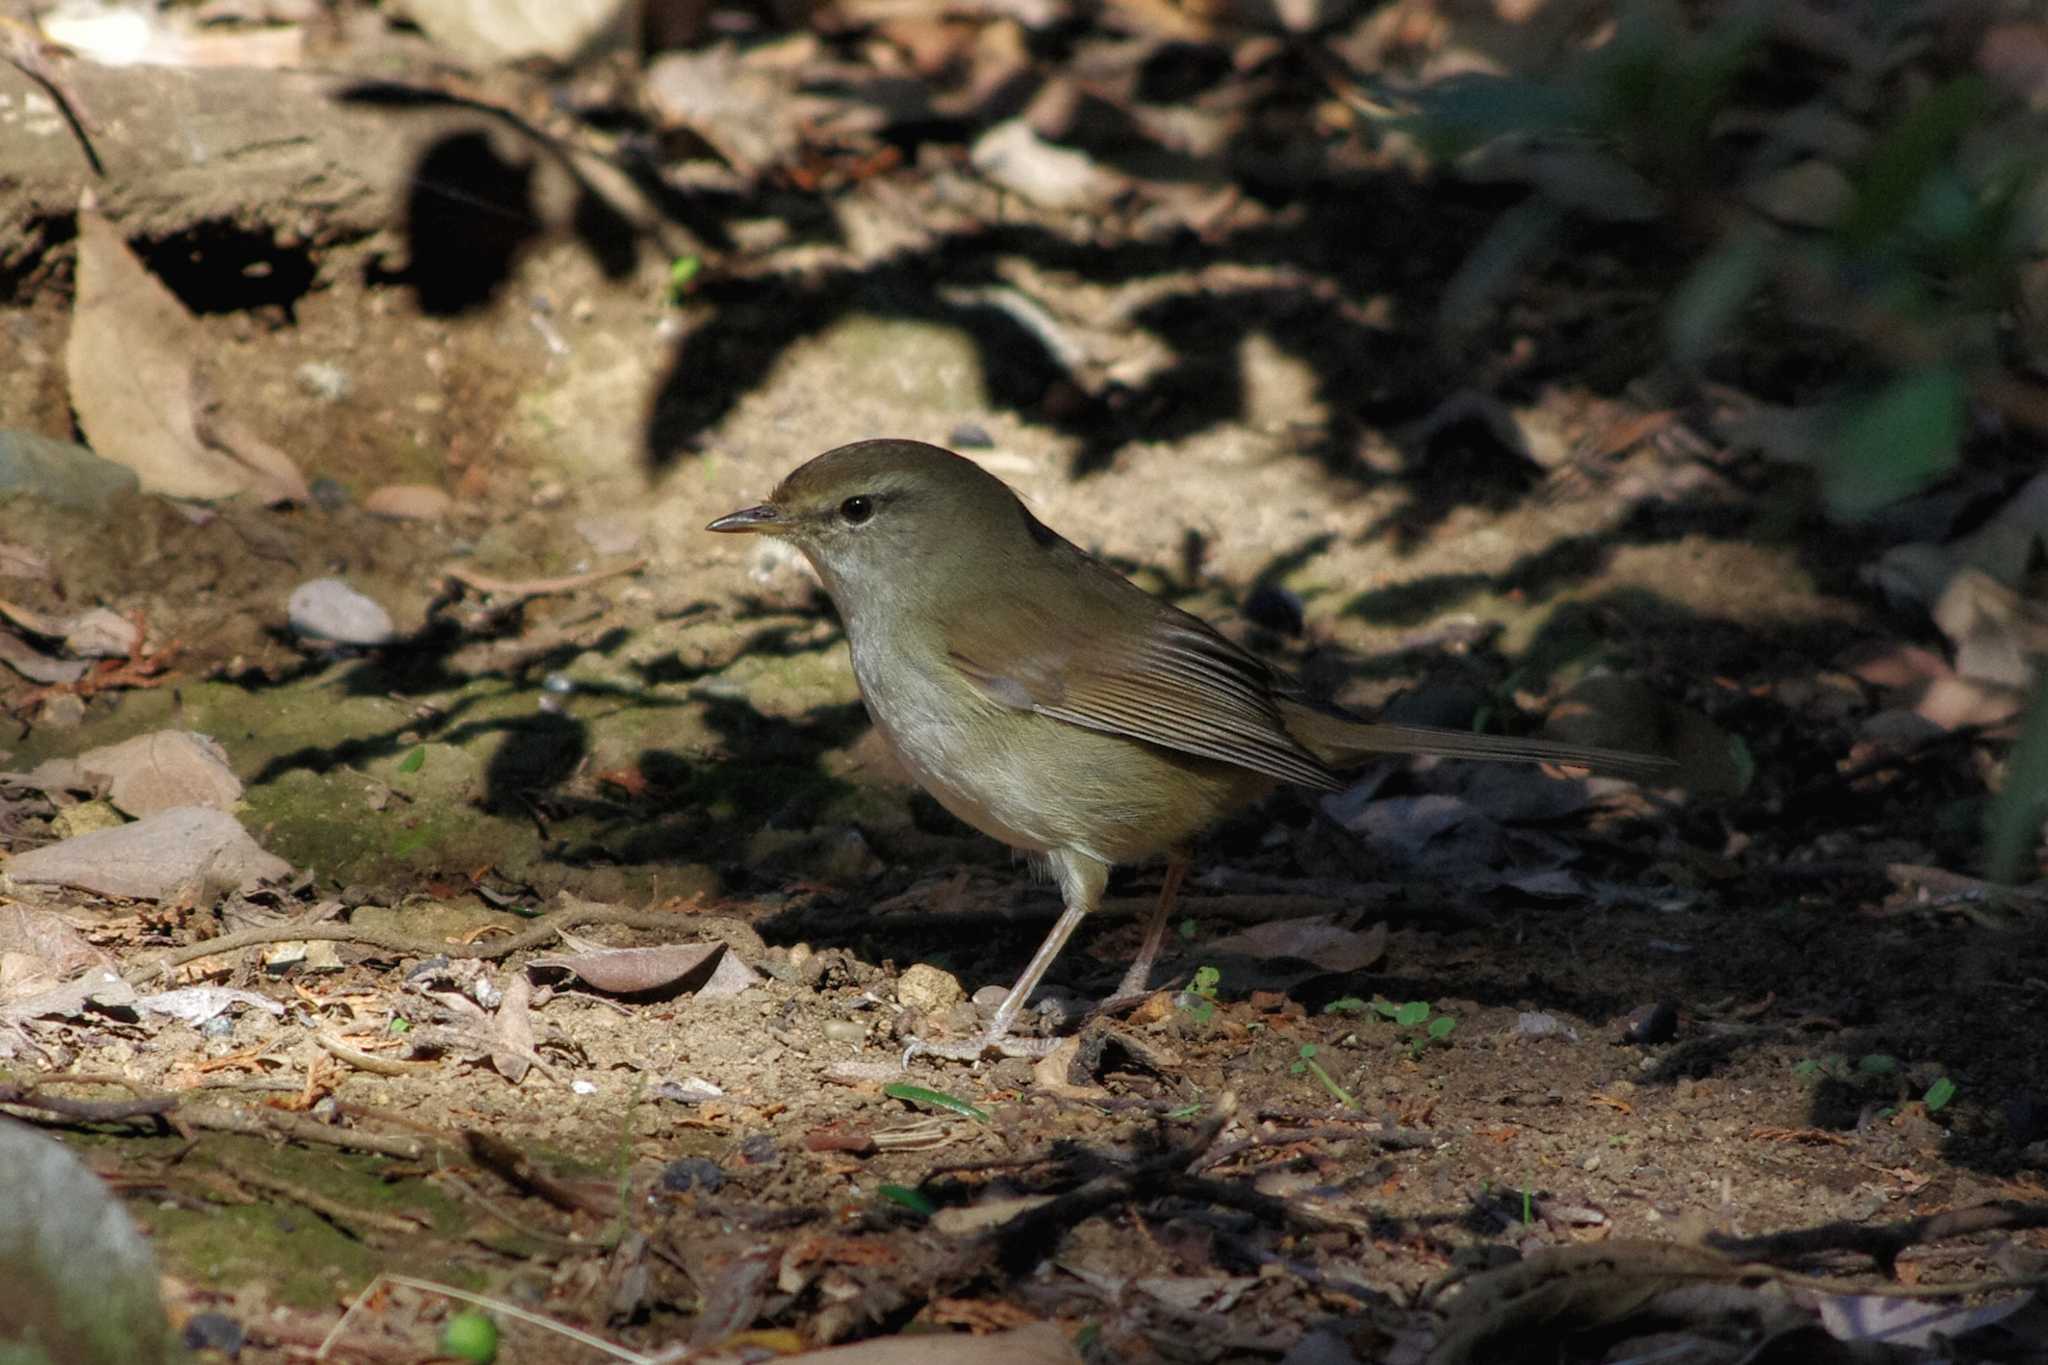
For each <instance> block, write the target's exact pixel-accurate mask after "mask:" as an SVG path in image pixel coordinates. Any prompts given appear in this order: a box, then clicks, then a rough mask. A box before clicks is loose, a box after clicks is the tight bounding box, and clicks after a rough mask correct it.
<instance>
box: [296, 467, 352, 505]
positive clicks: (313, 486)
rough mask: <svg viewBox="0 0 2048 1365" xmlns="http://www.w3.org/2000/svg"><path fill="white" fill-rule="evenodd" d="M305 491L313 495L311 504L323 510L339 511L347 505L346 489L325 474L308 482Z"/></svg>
mask: <svg viewBox="0 0 2048 1365" xmlns="http://www.w3.org/2000/svg"><path fill="white" fill-rule="evenodd" d="M306 491H307V492H309V493H311V494H312V495H313V505H314V506H316V507H318V508H319V509H320V510H321V511H323V512H339V511H340V510H341V509H342V508H344V507H346V506H348V489H346V488H344V487H343V486H342V485H341V484H340V483H339V482H337V481H336V480H334V479H330V478H328V477H327V476H326V475H325V474H322V475H321V476H320V477H319V478H317V479H315V480H313V482H312V483H310V484H308V485H307V486H306Z"/></svg>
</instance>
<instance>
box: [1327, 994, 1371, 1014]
mask: <svg viewBox="0 0 2048 1365" xmlns="http://www.w3.org/2000/svg"><path fill="white" fill-rule="evenodd" d="M1371 1009H1372V1006H1371V1005H1369V1004H1367V1003H1366V1002H1365V1001H1363V1000H1360V999H1359V998H1358V997H1357V996H1355V995H1347V996H1345V997H1343V998H1342V999H1341V1000H1332V1001H1331V1002H1330V1003H1329V1004H1327V1005H1325V1006H1323V1013H1324V1014H1364V1013H1366V1012H1367V1011H1369V1010H1371Z"/></svg>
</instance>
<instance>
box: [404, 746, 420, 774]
mask: <svg viewBox="0 0 2048 1365" xmlns="http://www.w3.org/2000/svg"><path fill="white" fill-rule="evenodd" d="M426 763H427V746H426V745H424V744H416V745H414V746H413V750H412V752H411V753H409V754H407V755H406V756H405V757H404V758H401V759H399V760H398V771H400V772H402V773H416V772H418V771H419V770H420V769H421V768H423V767H425V766H426Z"/></svg>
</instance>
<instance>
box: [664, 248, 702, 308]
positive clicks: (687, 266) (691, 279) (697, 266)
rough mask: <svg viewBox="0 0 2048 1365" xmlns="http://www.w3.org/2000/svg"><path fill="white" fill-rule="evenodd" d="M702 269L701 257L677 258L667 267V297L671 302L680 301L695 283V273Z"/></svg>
mask: <svg viewBox="0 0 2048 1365" xmlns="http://www.w3.org/2000/svg"><path fill="white" fill-rule="evenodd" d="M703 268H704V258H703V257H701V256H687V255H686V256H678V257H676V258H675V259H674V260H673V261H670V262H669V266H668V296H669V298H670V300H671V301H673V300H676V299H680V298H681V297H683V295H685V294H687V293H689V292H690V286H691V285H693V284H695V283H696V281H697V273H698V272H699V271H701V270H702V269H703Z"/></svg>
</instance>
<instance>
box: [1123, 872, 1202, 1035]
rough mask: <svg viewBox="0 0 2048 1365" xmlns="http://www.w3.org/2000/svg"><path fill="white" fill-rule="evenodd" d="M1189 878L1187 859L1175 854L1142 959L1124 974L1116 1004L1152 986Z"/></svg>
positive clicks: (1148, 928) (1147, 928)
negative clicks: (1182, 886) (1182, 888)
mask: <svg viewBox="0 0 2048 1365" xmlns="http://www.w3.org/2000/svg"><path fill="white" fill-rule="evenodd" d="M1187 875H1188V860H1187V855H1186V854H1183V853H1175V854H1174V855H1173V856H1172V860H1171V861H1170V862H1168V863H1167V864H1166V881H1165V882H1164V883H1162V884H1161V886H1160V888H1159V904H1158V905H1156V906H1154V907H1153V909H1152V918H1151V919H1150V920H1149V921H1147V923H1146V925H1145V941H1144V942H1143V943H1141V944H1139V945H1138V955H1137V956H1136V957H1134V958H1132V959H1131V966H1130V970H1129V971H1127V972H1125V973H1124V979H1123V983H1122V984H1121V985H1119V986H1118V987H1117V988H1116V994H1115V995H1113V996H1111V997H1110V1000H1111V1001H1112V1002H1114V1001H1121V1000H1129V999H1133V998H1136V997H1139V996H1142V995H1144V994H1145V991H1146V988H1147V987H1148V986H1149V985H1150V984H1151V981H1152V964H1153V963H1155V962H1157V961H1158V960H1159V949H1160V947H1161V946H1162V945H1164V944H1165V942H1166V925H1167V922H1168V921H1169V920H1171V919H1172V918H1173V907H1174V903H1175V902H1176V901H1178V900H1179V899H1180V884H1181V882H1182V880H1183V879H1185V878H1186V876H1187Z"/></svg>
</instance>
